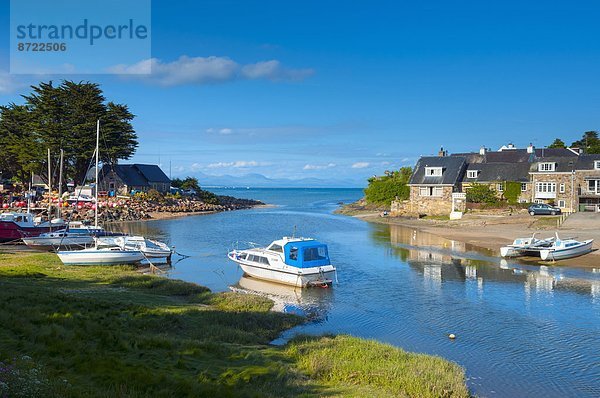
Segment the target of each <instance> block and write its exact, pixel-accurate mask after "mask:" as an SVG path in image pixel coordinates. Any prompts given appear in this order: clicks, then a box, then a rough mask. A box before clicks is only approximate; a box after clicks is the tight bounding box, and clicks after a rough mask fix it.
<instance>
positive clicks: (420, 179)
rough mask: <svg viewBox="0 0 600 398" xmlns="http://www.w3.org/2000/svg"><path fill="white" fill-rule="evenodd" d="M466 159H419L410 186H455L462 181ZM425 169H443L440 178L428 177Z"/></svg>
mask: <svg viewBox="0 0 600 398" xmlns="http://www.w3.org/2000/svg"><path fill="white" fill-rule="evenodd" d="M465 166H466V159H465V158H464V157H462V156H426V157H422V158H421V159H419V161H418V162H417V165H416V166H415V170H414V172H413V174H412V176H411V177H410V181H409V183H408V185H420V184H427V185H429V184H431V185H454V184H456V183H458V182H459V181H460V178H461V177H462V174H463V172H464V170H465ZM425 167H441V168H442V170H443V171H442V175H441V176H439V177H433V176H426V175H425Z"/></svg>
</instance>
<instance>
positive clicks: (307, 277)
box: [229, 256, 335, 287]
mask: <svg viewBox="0 0 600 398" xmlns="http://www.w3.org/2000/svg"><path fill="white" fill-rule="evenodd" d="M229 258H230V259H231V260H232V261H234V262H236V263H237V264H238V265H239V266H240V268H241V269H242V271H244V273H245V274H246V275H248V276H251V277H253V278H258V279H263V280H267V281H271V282H277V283H283V284H286V285H291V286H295V287H308V286H322V285H331V284H332V283H333V279H334V278H335V267H334V266H333V265H325V266H321V267H314V268H296V267H291V266H283V267H277V268H275V267H272V266H269V265H264V264H260V265H259V264H252V263H249V262H248V261H241V260H238V259H236V258H234V257H233V256H229Z"/></svg>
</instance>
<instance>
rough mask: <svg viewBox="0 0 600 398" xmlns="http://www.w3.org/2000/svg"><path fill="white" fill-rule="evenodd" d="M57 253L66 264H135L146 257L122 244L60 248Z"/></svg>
mask: <svg viewBox="0 0 600 398" xmlns="http://www.w3.org/2000/svg"><path fill="white" fill-rule="evenodd" d="M56 254H57V255H58V258H60V261H62V263H63V264H65V265H115V264H134V263H138V262H140V261H142V260H143V259H144V258H145V257H144V254H142V252H141V251H139V250H127V249H125V248H123V247H122V246H110V247H99V246H94V247H90V248H86V249H82V250H63V251H61V250H59V251H58V252H57V253H56Z"/></svg>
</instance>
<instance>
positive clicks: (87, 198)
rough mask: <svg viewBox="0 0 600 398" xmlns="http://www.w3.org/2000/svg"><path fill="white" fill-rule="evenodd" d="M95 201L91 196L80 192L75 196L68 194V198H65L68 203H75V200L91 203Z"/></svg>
mask: <svg viewBox="0 0 600 398" xmlns="http://www.w3.org/2000/svg"><path fill="white" fill-rule="evenodd" d="M95 201H96V199H95V198H94V197H93V196H90V195H84V194H81V195H79V196H77V195H71V196H69V199H67V202H69V203H75V202H78V203H93V202H95Z"/></svg>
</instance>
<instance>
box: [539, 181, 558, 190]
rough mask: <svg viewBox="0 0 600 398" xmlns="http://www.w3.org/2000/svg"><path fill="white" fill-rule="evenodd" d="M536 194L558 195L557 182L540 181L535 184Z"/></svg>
mask: <svg viewBox="0 0 600 398" xmlns="http://www.w3.org/2000/svg"><path fill="white" fill-rule="evenodd" d="M535 192H541V193H553V192H554V193H556V183H555V182H545V181H540V182H536V183H535Z"/></svg>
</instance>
